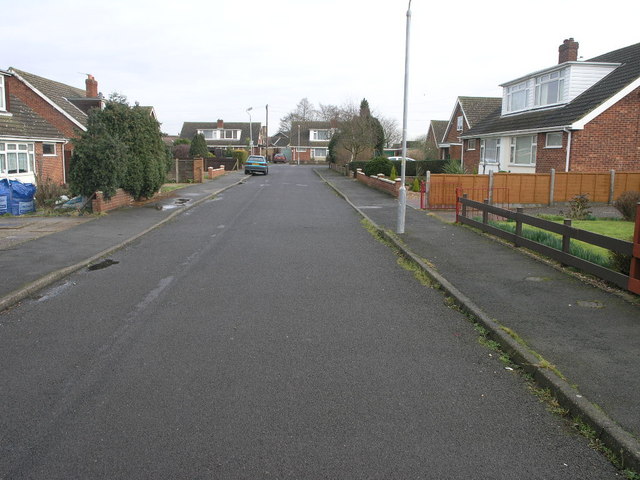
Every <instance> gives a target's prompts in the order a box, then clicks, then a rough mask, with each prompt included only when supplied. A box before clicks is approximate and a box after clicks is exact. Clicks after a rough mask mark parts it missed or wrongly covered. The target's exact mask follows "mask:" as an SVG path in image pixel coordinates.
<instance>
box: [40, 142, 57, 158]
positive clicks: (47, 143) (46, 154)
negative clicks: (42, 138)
mask: <svg viewBox="0 0 640 480" xmlns="http://www.w3.org/2000/svg"><path fill="white" fill-rule="evenodd" d="M45 145H51V146H52V147H53V153H44V146H45ZM56 154H57V149H56V144H55V143H52V142H42V156H43V157H55V156H56Z"/></svg>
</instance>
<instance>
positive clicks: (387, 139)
mask: <svg viewBox="0 0 640 480" xmlns="http://www.w3.org/2000/svg"><path fill="white" fill-rule="evenodd" d="M377 118H378V121H379V122H380V125H382V131H383V132H384V144H385V146H387V147H391V146H392V145H394V144H396V143H400V142H401V141H402V133H401V132H400V128H399V127H398V122H396V120H395V119H394V118H389V117H382V116H380V115H378V116H377Z"/></svg>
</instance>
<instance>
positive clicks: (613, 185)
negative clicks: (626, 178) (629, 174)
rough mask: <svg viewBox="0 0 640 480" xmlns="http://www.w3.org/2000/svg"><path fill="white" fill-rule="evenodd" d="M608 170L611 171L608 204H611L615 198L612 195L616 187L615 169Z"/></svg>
mask: <svg viewBox="0 0 640 480" xmlns="http://www.w3.org/2000/svg"><path fill="white" fill-rule="evenodd" d="M609 172H610V173H611V179H610V180H609V205H611V204H612V203H613V201H614V200H615V199H614V198H613V196H614V192H615V189H616V171H615V170H614V169H611V170H610V171H609Z"/></svg>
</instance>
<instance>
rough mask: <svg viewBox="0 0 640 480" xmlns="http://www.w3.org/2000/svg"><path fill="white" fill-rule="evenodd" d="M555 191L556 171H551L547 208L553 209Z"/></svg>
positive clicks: (553, 169)
mask: <svg viewBox="0 0 640 480" xmlns="http://www.w3.org/2000/svg"><path fill="white" fill-rule="evenodd" d="M555 189H556V169H555V168H552V169H551V176H550V177H549V206H550V207H553V204H554V195H555Z"/></svg>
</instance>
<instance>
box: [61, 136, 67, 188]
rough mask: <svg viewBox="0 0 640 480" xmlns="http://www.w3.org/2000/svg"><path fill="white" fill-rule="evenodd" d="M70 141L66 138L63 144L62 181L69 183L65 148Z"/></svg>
mask: <svg viewBox="0 0 640 480" xmlns="http://www.w3.org/2000/svg"><path fill="white" fill-rule="evenodd" d="M68 143H69V141H68V140H65V141H64V143H63V144H62V183H64V184H66V183H67V152H66V149H65V148H64V147H65V146H66V145H67V144H68Z"/></svg>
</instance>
